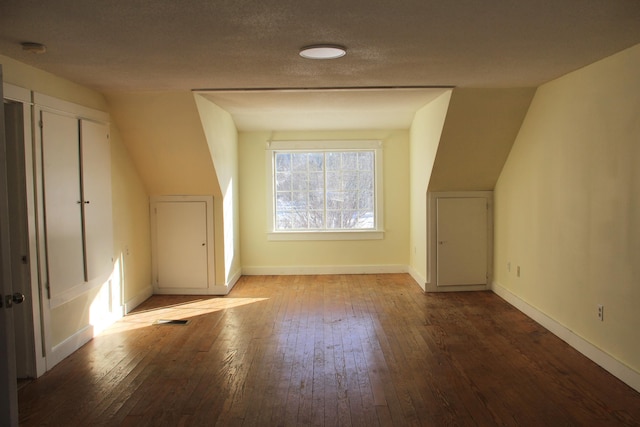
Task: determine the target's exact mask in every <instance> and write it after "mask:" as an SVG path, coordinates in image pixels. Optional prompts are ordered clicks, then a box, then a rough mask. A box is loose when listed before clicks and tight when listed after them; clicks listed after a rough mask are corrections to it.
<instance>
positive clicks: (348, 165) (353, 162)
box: [342, 152, 358, 171]
mask: <svg viewBox="0 0 640 427" xmlns="http://www.w3.org/2000/svg"><path fill="white" fill-rule="evenodd" d="M357 165H358V153H356V152H348V153H342V170H343V171H347V170H349V171H354V170H356V169H357Z"/></svg>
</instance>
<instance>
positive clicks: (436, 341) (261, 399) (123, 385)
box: [19, 274, 640, 427]
mask: <svg viewBox="0 0 640 427" xmlns="http://www.w3.org/2000/svg"><path fill="white" fill-rule="evenodd" d="M161 318H168V319H179V318H185V319H189V320H190V323H189V324H188V325H186V326H175V325H172V326H168V325H163V326H159V325H153V324H152V323H153V321H154V320H157V319H161ZM19 404H20V423H21V425H24V426H32V425H53V426H62V425H63V426H86V425H92V426H129V425H130V426H136V427H139V426H201V425H203V426H209V425H219V426H271V425H283V426H290V425H291V426H295V425H300V426H329V425H331V426H333V425H343V426H366V427H374V426H404V425H407V426H413V425H415V426H444V425H458V426H467V425H468V426H493V425H504V426H540V425H545V426H555V425H580V426H582V425H594V426H595V425H598V426H618V425H623V426H624V425H628V426H634V425H635V426H637V425H640V393H637V392H635V391H634V390H632V389H630V388H629V387H628V386H626V385H624V384H623V383H621V382H620V381H619V380H617V379H616V378H614V377H612V376H611V375H610V374H609V373H607V372H605V371H604V370H603V369H601V368H600V367H598V366H597V365H595V364H594V363H593V362H591V361H590V360H588V359H586V358H585V357H584V356H582V355H581V354H579V353H578V352H577V351H575V350H574V349H572V348H570V347H568V345H567V344H566V343H564V342H562V341H561V340H560V339H558V338H557V337H556V336H554V335H553V334H551V333H550V332H548V331H546V330H545V329H544V328H542V327H540V326H539V325H538V324H536V323H535V322H533V321H532V320H531V319H529V318H527V317H526V316H524V315H523V314H522V313H520V312H519V311H517V310H516V309H515V308H513V307H512V306H510V305H509V304H507V303H505V302H504V301H503V300H502V299H500V298H499V297H497V296H496V295H495V294H493V293H491V292H474V293H465V292H461V293H448V294H423V293H422V292H421V290H420V289H419V288H418V287H417V285H416V284H415V282H413V280H412V279H411V278H410V276H408V275H405V274H380V275H334V276H271V277H268V276H251V277H242V278H241V279H240V281H239V282H238V283H237V284H236V286H235V288H234V289H233V291H232V292H231V293H230V294H229V295H228V296H227V297H206V296H154V297H152V298H150V299H149V300H147V301H146V302H145V303H143V304H142V305H141V306H140V307H138V309H137V310H135V311H134V312H133V313H131V314H130V315H128V316H126V317H125V318H124V319H122V321H120V322H118V323H117V324H115V325H114V326H113V327H111V328H109V329H108V330H106V331H105V332H104V333H103V334H101V335H99V336H97V337H96V338H95V339H94V340H92V341H91V342H89V343H88V344H87V345H85V346H84V347H83V348H81V349H80V350H78V351H77V352H76V353H74V354H73V355H71V356H70V357H68V358H67V359H65V360H64V361H62V362H61V363H60V364H59V365H58V366H56V367H55V368H54V369H53V370H51V371H50V372H48V373H47V374H46V375H44V376H43V377H42V378H40V379H38V380H35V381H32V382H31V383H29V384H27V385H24V386H23V387H21V389H20V391H19Z"/></svg>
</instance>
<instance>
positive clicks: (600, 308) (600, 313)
mask: <svg viewBox="0 0 640 427" xmlns="http://www.w3.org/2000/svg"><path fill="white" fill-rule="evenodd" d="M598 319H599V320H600V321H601V322H604V305H602V304H599V305H598Z"/></svg>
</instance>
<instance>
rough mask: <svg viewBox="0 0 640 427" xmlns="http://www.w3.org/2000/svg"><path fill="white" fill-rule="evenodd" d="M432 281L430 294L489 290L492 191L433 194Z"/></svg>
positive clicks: (431, 198)
mask: <svg viewBox="0 0 640 427" xmlns="http://www.w3.org/2000/svg"><path fill="white" fill-rule="evenodd" d="M430 201H431V202H430V204H431V209H432V210H431V217H432V219H433V221H432V224H433V228H431V233H430V234H431V236H432V237H431V239H430V240H431V242H432V245H433V246H431V247H432V262H433V263H432V264H431V265H432V266H433V267H434V268H433V271H432V278H433V279H435V280H433V281H432V282H431V284H430V285H429V284H428V289H427V291H454V290H456V291H463V290H464V291H470V290H483V289H487V286H488V284H489V282H490V277H491V262H492V245H493V242H492V241H493V239H492V221H491V220H492V194H491V192H485V191H477V192H473V191H471V192H447V193H431V197H430Z"/></svg>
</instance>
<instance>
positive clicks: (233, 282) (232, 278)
mask: <svg viewBox="0 0 640 427" xmlns="http://www.w3.org/2000/svg"><path fill="white" fill-rule="evenodd" d="M241 277H242V269H241V268H239V269H237V270H236V272H235V273H234V274H232V275H231V276H229V280H228V281H227V293H229V292H231V289H233V287H234V286H235V285H236V283H238V280H240V278H241Z"/></svg>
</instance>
